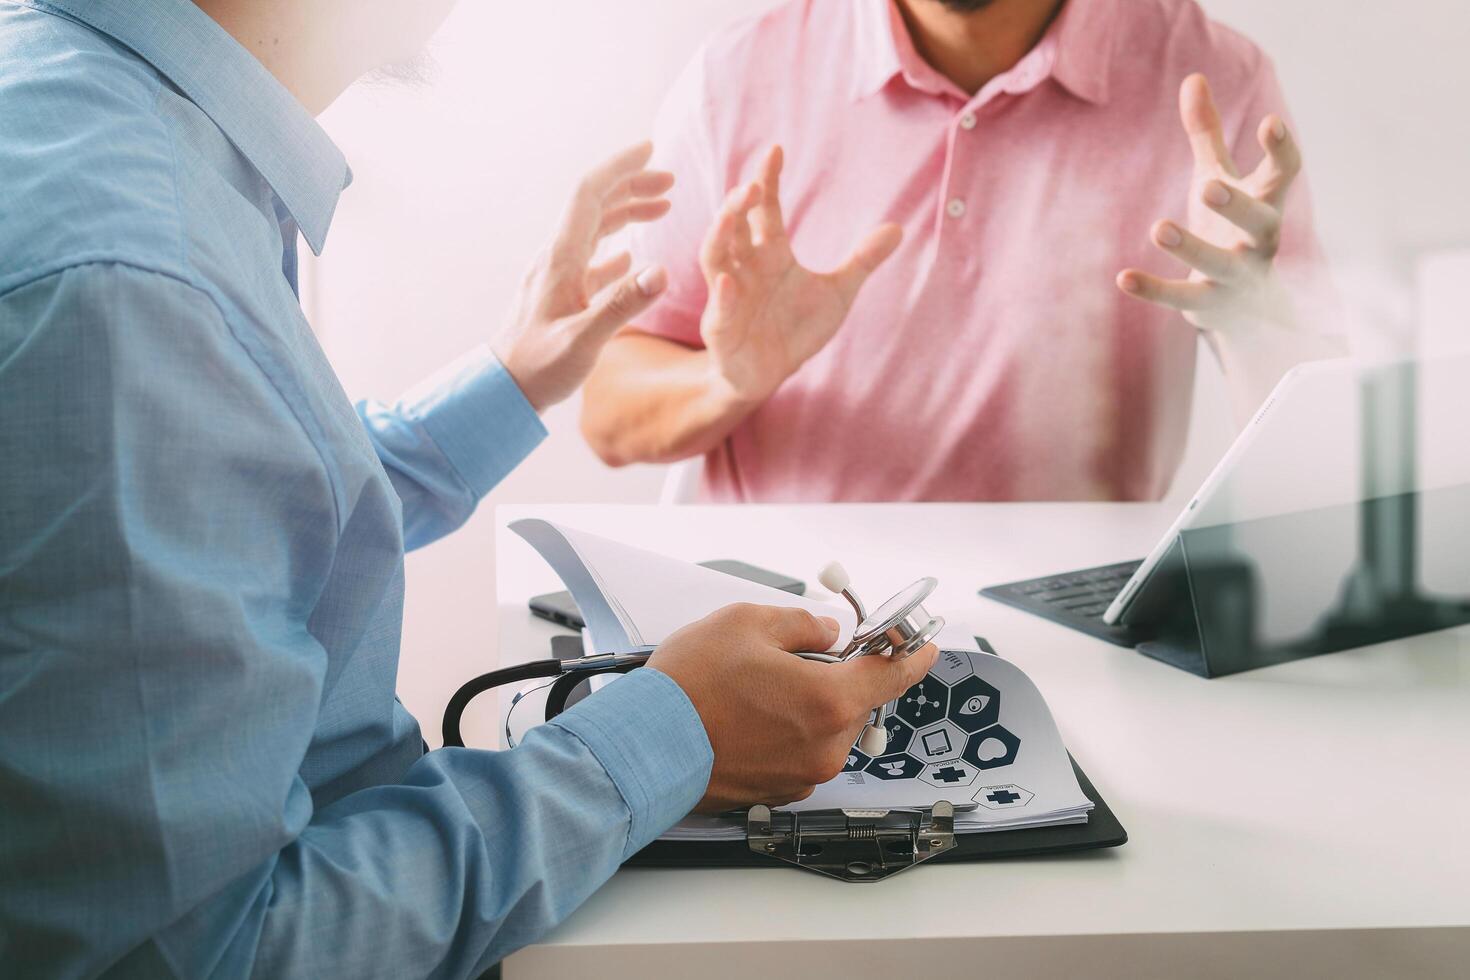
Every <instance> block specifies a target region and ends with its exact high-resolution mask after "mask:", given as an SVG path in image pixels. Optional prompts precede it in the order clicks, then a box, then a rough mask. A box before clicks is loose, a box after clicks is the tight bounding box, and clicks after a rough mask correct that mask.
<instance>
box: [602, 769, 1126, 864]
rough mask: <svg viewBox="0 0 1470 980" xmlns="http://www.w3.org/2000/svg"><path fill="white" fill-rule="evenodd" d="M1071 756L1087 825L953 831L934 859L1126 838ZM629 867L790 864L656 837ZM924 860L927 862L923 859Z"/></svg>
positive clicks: (1051, 849)
mask: <svg viewBox="0 0 1470 980" xmlns="http://www.w3.org/2000/svg"><path fill="white" fill-rule="evenodd" d="M1068 758H1071V759H1072V771H1073V772H1075V773H1076V774H1077V785H1078V786H1080V787H1081V788H1082V792H1083V794H1084V795H1086V797H1087V798H1088V799H1089V800H1091V801H1092V802H1093V804H1094V806H1093V809H1092V813H1090V814H1089V815H1088V819H1087V822H1086V823H1082V824H1068V825H1066V826H1061V827H1033V828H1030V829H1027V830H995V831H981V832H979V833H971V834H958V835H956V837H955V844H956V846H955V848H954V849H953V850H950V851H946V852H945V853H943V854H938V855H935V856H934V857H933V858H932V859H931V860H932V862H933V863H936V864H937V863H939V862H949V861H993V860H998V859H1001V858H1024V857H1036V856H1038V855H1042V854H1065V853H1068V852H1071V851H1089V850H1094V849H1096V848H1103V847H1118V846H1120V845H1122V844H1126V843H1127V842H1128V831H1126V830H1124V829H1123V825H1122V824H1121V823H1119V822H1118V818H1117V816H1116V815H1115V814H1114V813H1113V811H1112V808H1111V807H1109V806H1108V804H1107V801H1106V800H1104V799H1103V798H1102V794H1101V793H1099V792H1098V791H1097V787H1096V786H1094V785H1093V784H1092V780H1090V779H1088V778H1087V773H1085V772H1083V771H1082V767H1081V766H1079V765H1077V760H1076V759H1075V758H1073V757H1072V756H1071V754H1070V753H1069V754H1068ZM624 863H625V864H626V865H627V866H628V867H634V868H790V867H791V865H789V864H786V863H784V862H781V861H777V860H773V859H772V858H769V857H765V856H763V855H760V854H757V853H755V852H754V851H752V850H751V849H750V847H749V846H748V845H747V844H746V842H745V841H743V840H726V841H660V840H656V841H654V842H653V843H652V844H649V845H648V846H647V847H645V848H644V849H643V850H641V851H639V852H638V853H637V854H634V855H633V856H632V857H631V858H629V859H628V860H627V861H626V862H624ZM926 863H927V862H926Z"/></svg>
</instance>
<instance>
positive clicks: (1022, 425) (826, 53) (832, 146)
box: [582, 0, 1331, 501]
mask: <svg viewBox="0 0 1470 980" xmlns="http://www.w3.org/2000/svg"><path fill="white" fill-rule="evenodd" d="M1205 77H1208V78H1209V80H1210V82H1209V83H1207V82H1206V81H1205ZM1210 83H1213V88H1214V91H1215V92H1218V93H1220V105H1219V108H1217V107H1216V102H1215V99H1214V96H1212V94H1211V84H1210ZM1283 116H1284V107H1283V103H1282V98H1281V93H1280V90H1279V88H1278V86H1277V83H1276V78H1275V75H1274V73H1273V71H1272V68H1271V65H1270V63H1269V61H1268V60H1267V59H1266V57H1265V56H1264V55H1262V54H1261V52H1260V51H1259V50H1257V49H1256V48H1255V47H1254V46H1253V45H1252V44H1251V43H1250V42H1249V41H1247V40H1245V39H1244V38H1243V37H1241V36H1240V35H1238V34H1235V33H1233V32H1232V31H1230V30H1228V29H1227V28H1224V27H1222V26H1220V25H1218V24H1215V23H1212V22H1211V21H1210V20H1208V19H1207V18H1206V17H1205V15H1204V14H1203V12H1201V10H1200V9H1199V7H1198V6H1196V5H1195V4H1194V3H1193V2H1191V0H1065V2H1062V0H791V2H789V3H786V4H784V5H782V6H780V7H777V8H776V9H775V10H773V11H772V12H770V13H768V14H766V15H764V16H762V17H760V18H759V19H757V20H755V21H753V22H750V23H747V24H745V25H743V26H740V27H738V28H736V29H735V30H733V31H730V32H728V33H726V34H724V35H723V36H721V37H718V38H716V39H715V40H714V41H713V42H711V43H710V44H709V45H707V46H706V48H705V49H704V50H703V51H702V52H701V53H700V54H699V55H698V56H697V57H696V58H695V59H694V61H693V63H692V64H691V65H690V66H689V68H688V69H687V70H686V71H685V73H684V75H683V77H682V78H681V79H680V80H679V82H678V83H677V85H676V86H675V88H674V90H673V92H672V93H671V94H670V96H669V98H668V101H667V104H666V106H665V109H664V111H663V113H662V116H661V120H660V122H659V125H658V131H657V134H656V144H657V145H658V147H659V151H660V153H661V157H662V158H661V160H660V166H662V167H664V168H666V169H669V170H672V171H674V172H675V173H676V174H677V175H678V178H679V183H678V185H677V186H676V187H675V189H674V192H673V211H672V213H671V214H670V216H669V218H668V219H667V220H665V221H663V222H660V223H659V224H657V225H652V226H647V227H644V228H640V229H639V230H638V232H637V234H636V238H635V247H636V248H637V249H638V250H639V251H640V252H641V253H642V255H643V256H644V257H645V258H647V259H650V260H656V261H659V262H662V263H664V264H665V265H666V266H667V268H668V270H669V274H670V284H669V288H668V290H667V292H666V294H665V298H664V299H663V300H662V301H661V302H660V304H659V305H658V306H657V307H655V308H654V309H653V310H652V311H650V312H649V313H648V314H645V315H644V317H643V318H642V319H641V320H640V321H639V323H638V324H637V326H636V327H634V328H630V329H628V330H627V331H625V332H624V333H623V334H622V335H620V336H619V337H617V338H616V339H614V341H613V342H612V343H611V344H610V345H609V346H608V348H607V349H606V351H605V352H604V354H603V357H602V360H601V362H600V363H599V366H598V368H597V370H596V372H595V373H594V375H593V379H592V380H591V382H589V384H588V386H587V389H586V396H585V401H584V409H583V416H582V424H583V431H584V432H585V433H586V435H587V438H588V440H589V442H590V443H591V445H592V446H593V448H594V449H595V450H596V451H597V452H598V453H599V454H600V455H601V456H602V457H603V458H604V459H605V460H607V461H608V462H609V463H612V464H614V465H620V464H624V463H630V462H639V461H648V462H667V461H672V460H678V459H684V458H688V457H692V456H697V455H703V456H704V458H705V465H704V472H703V488H702V491H703V492H702V495H703V497H704V498H705V499H711V500H716V501H841V500H852V501H863V500H1044V499H1053V500H1063V499H1071V500H1076V499H1113V500H1142V499H1152V498H1157V497H1159V496H1161V495H1162V494H1163V493H1164V492H1165V490H1166V489H1167V488H1168V485H1169V482H1170V479H1171V478H1172V476H1173V474H1174V470H1175V468H1176V467H1177V465H1178V463H1179V459H1180V457H1181V455H1182V453H1183V449H1184V439H1185V433H1186V429H1187V424H1188V416H1189V407H1190V400H1191V391H1192V387H1193V383H1194V363H1195V347H1196V338H1197V336H1200V335H1201V334H1202V335H1203V336H1204V337H1205V339H1206V340H1207V342H1208V343H1209V344H1210V345H1211V347H1212V348H1213V350H1214V351H1215V353H1216V355H1217V356H1218V357H1219V359H1220V361H1221V364H1222V365H1223V367H1224V370H1225V374H1226V377H1227V379H1228V381H1229V384H1230V388H1231V393H1232V401H1233V402H1234V405H1235V408H1236V412H1237V415H1238V416H1245V415H1248V414H1249V413H1250V412H1251V411H1252V410H1253V409H1254V408H1255V406H1256V405H1258V404H1259V402H1260V400H1261V398H1262V397H1263V396H1264V394H1265V393H1266V392H1267V391H1269V390H1270V388H1271V386H1272V385H1273V384H1274V383H1275V382H1276V381H1277V380H1278V379H1279V377H1280V375H1281V374H1282V372H1283V371H1284V370H1285V369H1286V368H1287V367H1289V366H1290V365H1291V364H1293V363H1296V362H1299V361H1301V360H1303V359H1306V358H1310V357H1315V356H1324V355H1326V354H1327V353H1329V352H1330V351H1331V347H1330V345H1329V344H1328V342H1327V341H1325V340H1323V339H1322V338H1320V337H1318V336H1316V335H1315V334H1313V333H1312V332H1310V330H1308V329H1307V328H1306V327H1305V326H1304V325H1302V323H1301V322H1300V317H1299V316H1298V315H1297V314H1295V313H1293V304H1292V303H1291V301H1290V298H1289V297H1288V294H1287V290H1286V288H1285V287H1284V286H1283V285H1282V283H1283V282H1284V281H1285V280H1286V279H1287V278H1288V274H1289V272H1290V271H1291V270H1292V269H1293V268H1299V267H1304V266H1310V265H1312V264H1315V262H1316V261H1317V259H1318V255H1319V250H1318V247H1317V245H1316V242H1315V240H1314V238H1313V234H1312V230H1311V221H1310V214H1309V207H1308V203H1307V201H1306V200H1305V199H1304V198H1305V195H1304V194H1303V193H1302V192H1301V189H1300V188H1298V189H1297V191H1296V192H1295V193H1294V194H1293V195H1292V199H1291V200H1290V201H1289V202H1288V201H1287V189H1288V187H1289V186H1290V185H1291V183H1292V179H1293V178H1294V177H1295V175H1296V173H1297V171H1298V169H1299V158H1298V154H1297V149H1296V144H1295V142H1294V140H1293V138H1292V136H1291V134H1290V132H1289V130H1288V128H1287V126H1286V123H1285V122H1284V120H1283ZM1181 120H1182V126H1181ZM1258 160H1259V161H1260V163H1259V166H1255V165H1256V161H1258ZM1236 161H1239V162H1240V164H1241V165H1242V167H1243V168H1247V167H1255V169H1253V170H1249V169H1241V170H1237V169H1236ZM1242 174H1243V175H1242ZM1288 204H1289V206H1288ZM1161 219H1162V220H1161ZM855 243H856V244H855ZM1181 260H1182V262H1181ZM812 270H832V271H830V272H815V271H812ZM1298 305H1300V304H1298ZM1181 314H1182V315H1181Z"/></svg>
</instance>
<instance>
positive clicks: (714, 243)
mask: <svg viewBox="0 0 1470 980" xmlns="http://www.w3.org/2000/svg"><path fill="white" fill-rule="evenodd" d="M781 163H782V154H781V148H780V147H779V146H776V147H772V148H771V150H770V152H769V153H767V155H766V158H765V161H764V163H763V164H762V166H761V173H760V177H759V179H757V180H756V181H755V182H754V183H751V184H744V185H741V186H739V187H737V188H735V189H734V190H732V191H731V192H730V194H729V195H728V197H726V199H725V204H724V206H723V207H722V208H721V209H720V213H719V215H718V216H717V217H716V219H715V223H714V226H713V227H712V228H711V229H710V231H709V234H708V236H706V238H705V241H704V246H703V249H702V250H701V253H700V265H701V267H702V268H703V270H704V277H705V281H706V283H707V284H708V286H709V302H708V304H707V305H706V307H705V311H704V317H703V319H702V320H701V322H700V328H699V329H700V334H701V336H702V337H703V339H704V344H705V347H706V348H707V349H708V351H709V353H710V368H711V370H712V371H713V372H714V373H715V378H714V379H713V380H714V381H715V383H716V385H717V386H719V387H720V388H722V389H723V390H724V391H725V393H726V394H727V395H729V396H730V397H731V398H732V399H734V400H736V401H740V402H749V403H752V404H753V403H758V402H761V401H764V400H765V399H766V398H767V397H768V396H769V395H770V394H771V393H772V392H773V391H775V390H776V388H777V387H779V386H780V384H781V383H782V382H783V381H785V380H786V379H787V378H788V377H790V376H791V374H792V373H793V372H794V371H795V370H796V369H797V368H799V367H800V366H801V365H802V364H803V363H804V362H805V361H806V360H807V358H809V357H811V356H812V355H813V354H815V353H816V352H817V351H819V350H821V349H822V347H823V346H824V345H825V344H826V343H827V341H828V340H830V339H831V338H832V335H833V334H835V333H836V332H837V328H838V327H840V326H841V325H842V321H843V319H844V318H846V316H847V311H848V309H849V308H851V306H852V302H853V300H854V298H855V297H856V296H857V293H858V290H859V289H860V288H862V285H863V283H864V282H866V281H867V278H868V276H869V275H871V274H872V273H873V271H874V270H875V269H877V268H878V266H880V265H882V264H883V261H884V260H885V259H887V258H888V257H889V256H890V255H892V254H893V250H894V249H895V248H897V247H898V243H899V240H900V239H901V237H902V234H903V233H902V231H901V229H900V228H899V227H898V226H897V225H892V224H885V225H882V226H880V227H879V228H877V229H876V230H874V231H873V232H872V233H871V234H869V235H868V237H867V238H865V239H864V240H863V241H862V243H861V244H859V245H858V246H857V248H856V249H855V250H854V251H853V253H852V255H851V256H850V257H849V258H848V259H847V261H846V262H844V263H843V264H842V265H841V266H840V267H838V268H837V269H834V270H832V271H831V272H813V271H811V270H810V269H807V268H806V267H804V266H803V265H802V264H801V263H800V262H798V261H797V260H796V256H795V255H793V254H792V251H791V241H790V239H789V238H788V237H787V235H786V226H785V221H784V219H783V217H782V214H781V199H780V189H781Z"/></svg>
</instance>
